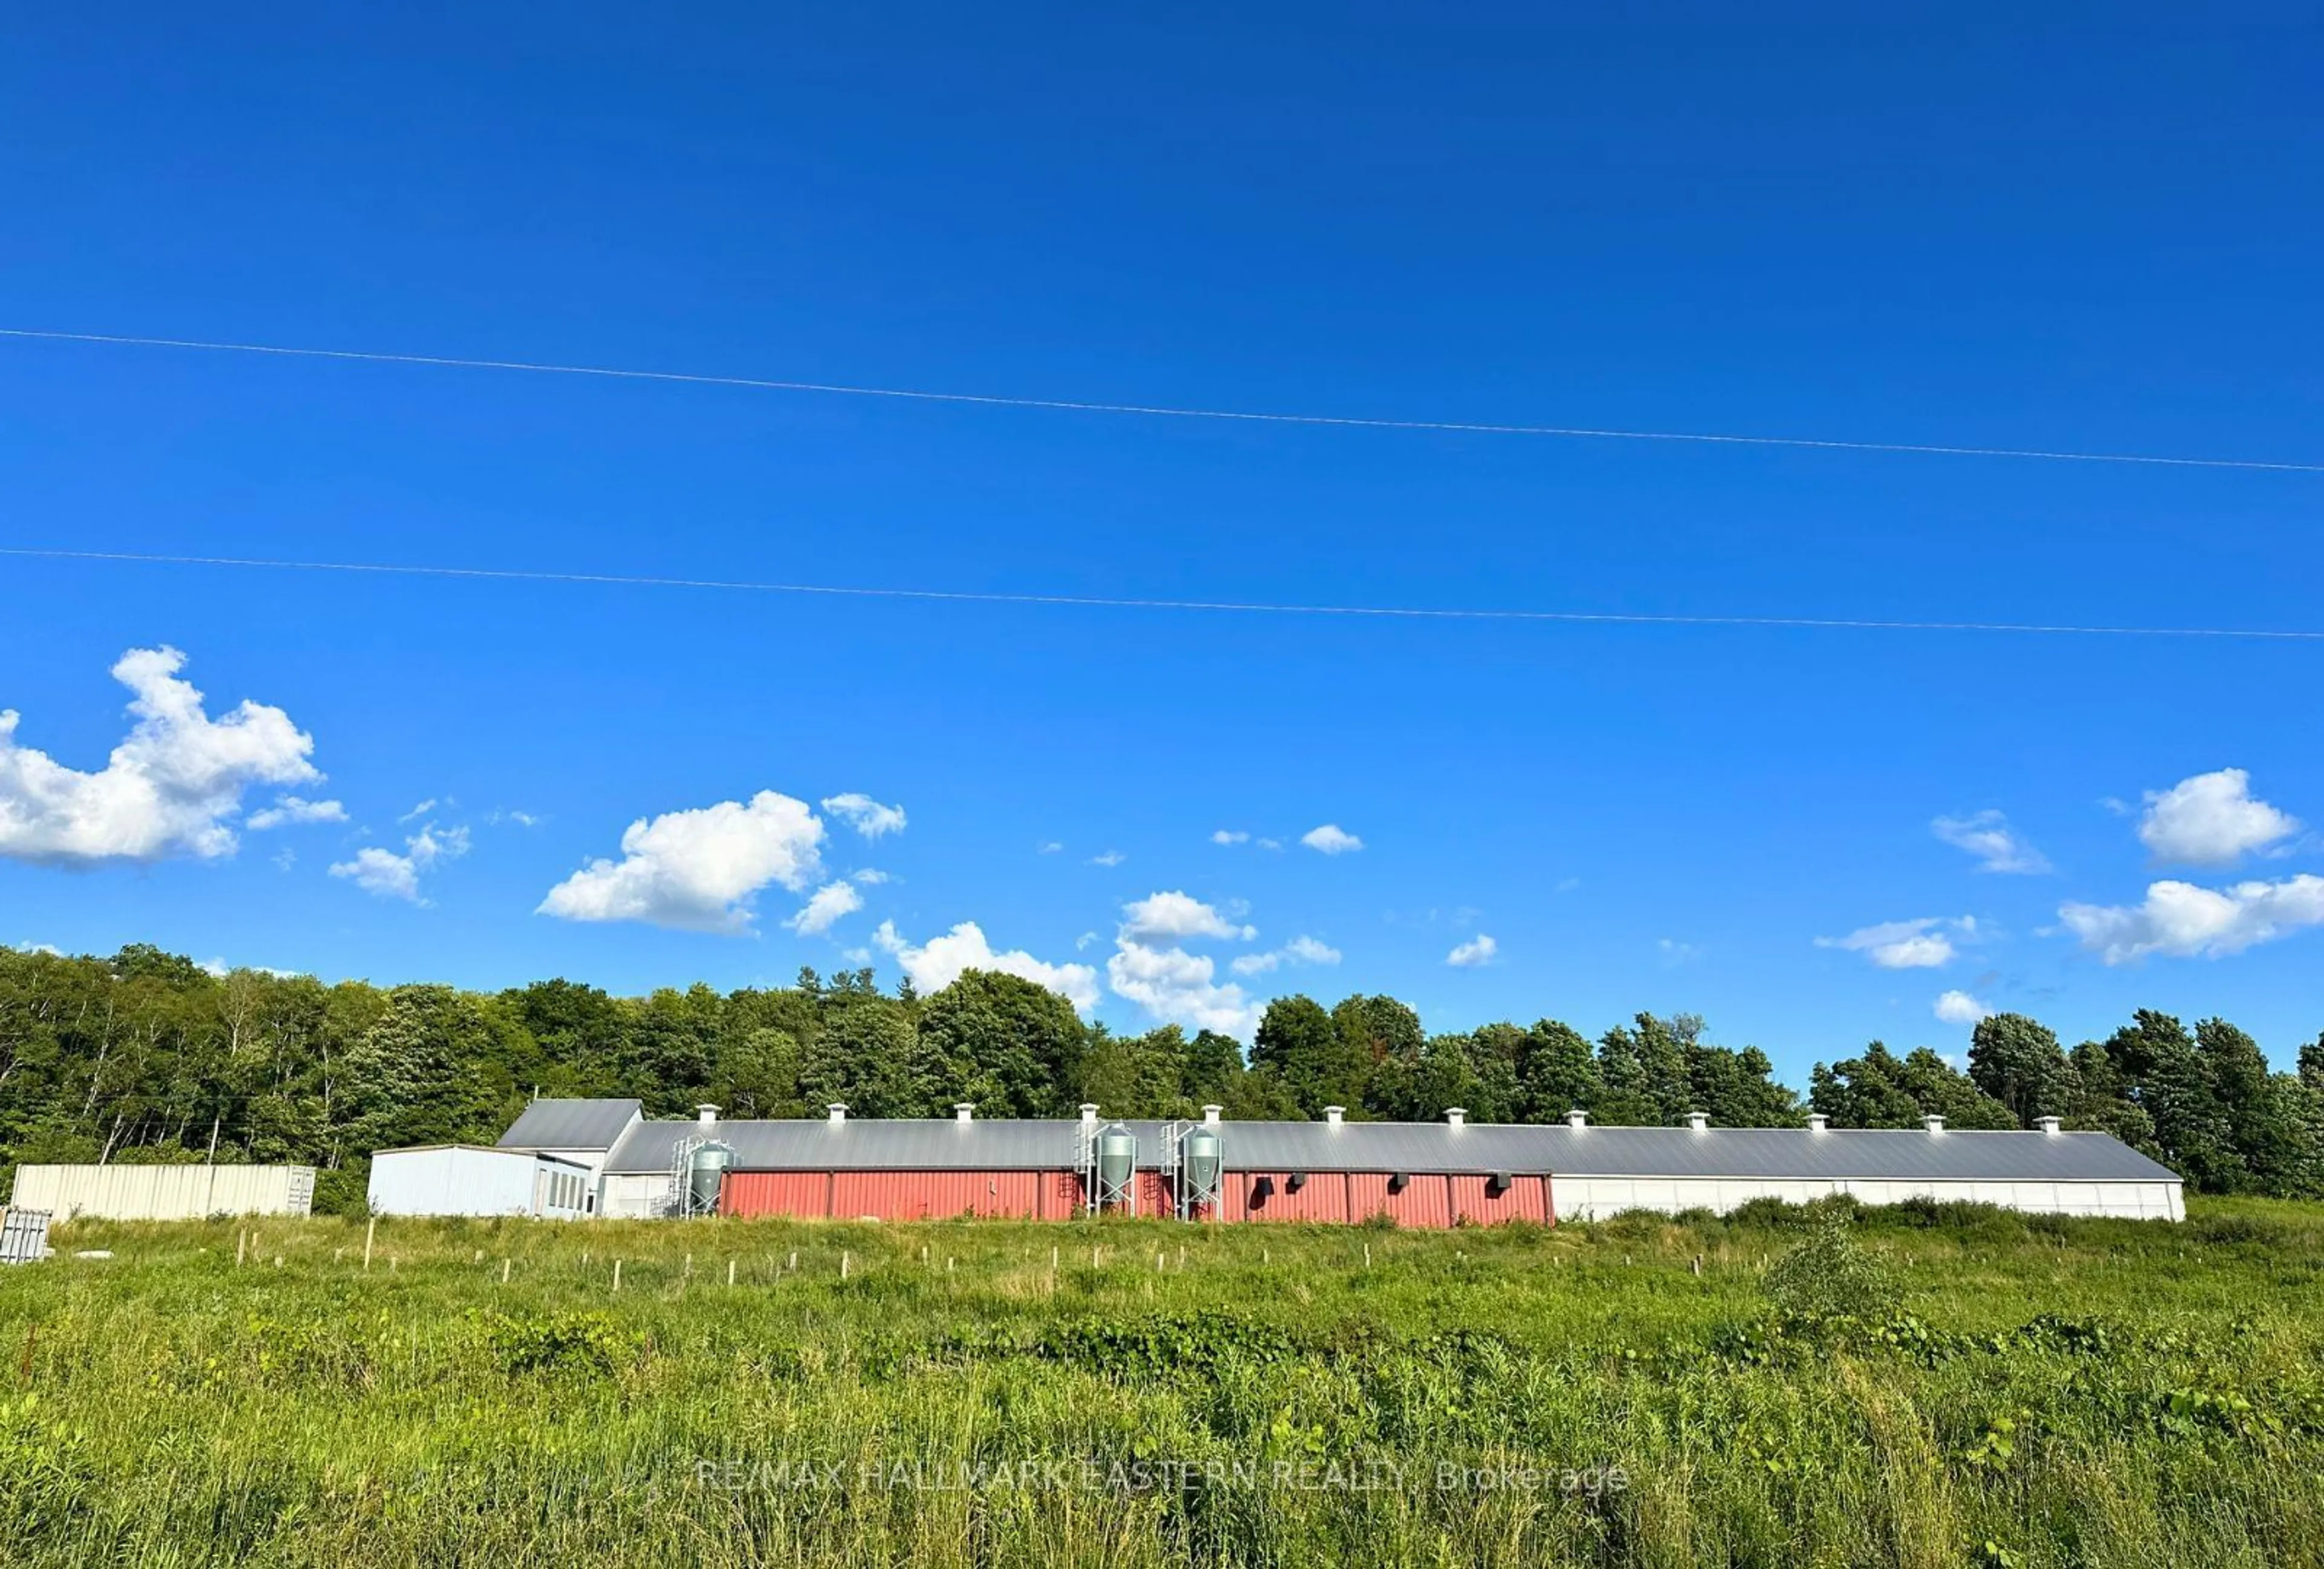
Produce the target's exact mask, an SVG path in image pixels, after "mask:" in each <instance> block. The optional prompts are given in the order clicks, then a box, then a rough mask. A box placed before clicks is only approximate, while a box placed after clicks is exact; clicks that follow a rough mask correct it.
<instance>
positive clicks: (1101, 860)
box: [1089, 850, 1130, 866]
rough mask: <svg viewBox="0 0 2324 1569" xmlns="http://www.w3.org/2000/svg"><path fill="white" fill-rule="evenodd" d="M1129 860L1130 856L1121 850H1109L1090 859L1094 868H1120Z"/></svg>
mask: <svg viewBox="0 0 2324 1569" xmlns="http://www.w3.org/2000/svg"><path fill="white" fill-rule="evenodd" d="M1129 859H1130V857H1129V856H1127V855H1124V854H1122V853H1121V852H1120V851H1119V850H1108V851H1107V852H1106V853H1105V854H1102V855H1093V856H1091V857H1090V858H1089V863H1090V864H1091V865H1093V866H1119V865H1120V864H1121V863H1123V862H1125V861H1127V860H1129Z"/></svg>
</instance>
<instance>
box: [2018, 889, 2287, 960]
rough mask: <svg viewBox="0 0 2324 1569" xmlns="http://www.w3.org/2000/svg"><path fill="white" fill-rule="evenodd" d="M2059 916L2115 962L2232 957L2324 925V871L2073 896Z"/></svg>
mask: <svg viewBox="0 0 2324 1569" xmlns="http://www.w3.org/2000/svg"><path fill="white" fill-rule="evenodd" d="M2058 918H2059V919H2060V920H2061V921H2063V922H2064V923H2065V926H2066V929H2067V930H2069V931H2070V932H2072V933H2073V934H2074V935H2075V936H2076V937H2080V939H2081V943H2082V946H2083V947H2085V948H2087V949H2089V951H2090V952H2092V953H2094V954H2096V955H2098V957H2099V958H2100V959H2102V960H2104V961H2105V962H2106V963H2107V964H2129V963H2131V962H2133V961H2134V960H2137V959H2143V958H2145V957H2146V956H2147V955H2150V954H2161V955H2164V956H2165V957H2169V958H2176V959H2218V958H2225V957H2226V956H2227V955H2229V954H2239V953H2242V952H2243V951H2244V950H2245V949H2246V948H2248V947H2254V946H2257V945H2258V944H2261V943H2267V942H2273V941H2274V940H2275V939H2277V938H2278V937H2290V936H2291V935H2292V933H2294V932H2296V931H2299V930H2301V928H2306V927H2312V926H2324V877H2316V876H2312V875H2309V874H2305V873H2303V874H2302V875H2301V876H2298V877H2293V878H2289V879H2286V880H2285V881H2282V882H2238V883H2236V884H2234V885H2233V886H2232V887H2228V888H2224V889H2211V888H2198V887H2196V886H2195V885H2194V884H2193V883H2191V882H2178V881H2163V882H2156V883H2153V884H2151V885H2149V887H2148V888H2147V890H2146V898H2145V899H2144V900H2143V901H2142V902H2140V903H2138V904H2135V905H2097V904H2067V905H2063V906H2061V907H2060V908H2059V910H2058Z"/></svg>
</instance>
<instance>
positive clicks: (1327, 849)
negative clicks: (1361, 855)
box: [1299, 823, 1364, 855]
mask: <svg viewBox="0 0 2324 1569" xmlns="http://www.w3.org/2000/svg"><path fill="white" fill-rule="evenodd" d="M1299 842H1300V843H1301V844H1305V845H1306V846H1307V848H1309V849H1310V850H1321V851H1322V852H1323V854H1326V855H1345V854H1348V853H1349V852H1350V851H1351V850H1360V849H1362V848H1363V847H1364V842H1363V841H1362V840H1361V839H1359V838H1357V837H1356V836H1355V835H1353V834H1351V833H1349V832H1348V831H1347V830H1346V829H1345V828H1342V827H1341V826H1340V825H1339V824H1337V823H1326V824H1324V825H1323V826H1322V827H1320V828H1310V829H1308V830H1307V831H1306V832H1305V833H1304V834H1302V835H1299Z"/></svg>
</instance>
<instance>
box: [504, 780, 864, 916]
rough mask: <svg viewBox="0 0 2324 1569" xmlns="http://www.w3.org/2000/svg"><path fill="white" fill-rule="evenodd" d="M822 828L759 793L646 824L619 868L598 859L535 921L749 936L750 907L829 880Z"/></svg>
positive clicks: (797, 808)
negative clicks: (630, 923) (770, 892)
mask: <svg viewBox="0 0 2324 1569" xmlns="http://www.w3.org/2000/svg"><path fill="white" fill-rule="evenodd" d="M823 836H824V829H823V822H822V819H820V818H819V817H816V815H815V814H814V813H813V812H811V811H809V810H808V809H807V803H806V802H805V801H799V800H794V799H792V798H790V797H788V796H785V795H778V794H777V793H775V792H774V791H773V790H761V791H760V792H759V793H758V794H757V795H755V796H752V798H751V799H750V802H749V804H747V805H745V804H744V803H742V802H741V801H721V802H719V803H718V804H717V805H716V806H713V807H700V808H695V809H692V810H689V811H678V812H666V813H664V814H663V815H662V816H660V817H653V818H650V819H649V818H645V817H641V818H639V819H638V820H637V821H636V822H634V823H632V824H631V825H630V826H629V827H628V829H627V830H626V831H624V832H623V833H622V859H621V860H619V861H613V860H610V859H600V860H596V861H593V862H591V863H589V864H588V865H587V866H586V867H585V868H583V869H582V870H581V871H579V872H575V873H574V874H573V875H572V876H570V877H568V878H567V879H566V880H565V881H562V882H560V883H558V885H557V886H556V887H554V888H552V889H550V890H549V896H548V897H547V898H546V899H543V900H541V901H540V908H539V910H538V911H537V912H536V913H538V914H541V915H553V916H557V917H558V918H562V919H565V920H635V921H643V922H645V923H647V924H648V925H650V926H662V927H674V928H678V929H679V930H683V931H702V932H724V933H734V934H740V933H747V932H749V931H750V930H751V922H752V916H753V914H754V908H753V900H754V899H755V897H756V896H757V894H758V893H759V891H761V889H764V888H766V887H767V886H768V885H769V884H770V883H776V884H779V885H781V886H782V887H784V888H787V889H789V890H790V891H792V892H794V893H800V892H804V891H806V890H807V885H808V884H809V883H811V882H813V881H815V880H816V878H817V877H819V876H821V875H822V872H823V858H822V845H823Z"/></svg>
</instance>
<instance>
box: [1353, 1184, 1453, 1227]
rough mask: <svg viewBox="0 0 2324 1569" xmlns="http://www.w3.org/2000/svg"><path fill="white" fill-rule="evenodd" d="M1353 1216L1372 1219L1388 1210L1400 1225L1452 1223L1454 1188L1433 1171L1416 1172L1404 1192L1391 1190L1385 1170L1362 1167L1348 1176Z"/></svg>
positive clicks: (1444, 1224)
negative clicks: (1361, 1169)
mask: <svg viewBox="0 0 2324 1569" xmlns="http://www.w3.org/2000/svg"><path fill="white" fill-rule="evenodd" d="M1348 1197H1349V1216H1350V1218H1351V1219H1353V1220H1359V1221H1368V1220H1369V1219H1371V1218H1372V1216H1374V1215H1376V1214H1386V1215H1388V1218H1389V1219H1391V1220H1393V1221H1395V1222H1396V1223H1397V1225H1400V1226H1437V1227H1442V1226H1449V1225H1451V1224H1452V1188H1451V1186H1450V1185H1449V1184H1448V1183H1447V1181H1446V1179H1445V1178H1444V1177H1441V1176H1439V1175H1436V1174H1435V1173H1433V1172H1416V1173H1415V1174H1414V1175H1413V1176H1412V1177H1411V1178H1410V1180H1408V1181H1407V1182H1406V1184H1405V1185H1404V1191H1403V1192H1401V1193H1390V1192H1389V1191H1388V1177H1387V1175H1386V1174H1385V1173H1382V1172H1376V1171H1359V1172H1356V1173H1354V1174H1352V1175H1351V1176H1350V1177H1349V1178H1348Z"/></svg>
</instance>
